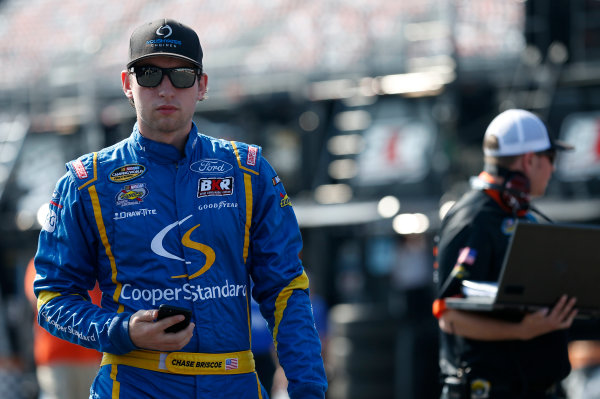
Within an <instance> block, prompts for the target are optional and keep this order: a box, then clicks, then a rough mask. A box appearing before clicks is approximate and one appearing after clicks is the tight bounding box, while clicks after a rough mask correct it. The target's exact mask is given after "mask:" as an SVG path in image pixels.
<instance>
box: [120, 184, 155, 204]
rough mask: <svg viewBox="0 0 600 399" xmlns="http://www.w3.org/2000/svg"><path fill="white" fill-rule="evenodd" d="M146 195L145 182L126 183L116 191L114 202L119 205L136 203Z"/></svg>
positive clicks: (140, 201)
mask: <svg viewBox="0 0 600 399" xmlns="http://www.w3.org/2000/svg"><path fill="white" fill-rule="evenodd" d="M147 196H148V189H147V188H146V184H145V183H138V184H128V185H125V186H123V188H121V191H119V192H118V193H117V197H116V202H117V205H119V206H127V205H136V204H140V203H142V201H143V199H144V198H146V197H147Z"/></svg>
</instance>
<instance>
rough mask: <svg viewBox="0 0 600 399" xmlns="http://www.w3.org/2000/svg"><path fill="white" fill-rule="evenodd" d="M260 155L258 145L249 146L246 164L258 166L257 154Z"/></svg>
mask: <svg viewBox="0 0 600 399" xmlns="http://www.w3.org/2000/svg"><path fill="white" fill-rule="evenodd" d="M257 155H258V147H256V146H253V145H251V146H250V147H248V158H246V164H248V165H250V166H256V156H257Z"/></svg>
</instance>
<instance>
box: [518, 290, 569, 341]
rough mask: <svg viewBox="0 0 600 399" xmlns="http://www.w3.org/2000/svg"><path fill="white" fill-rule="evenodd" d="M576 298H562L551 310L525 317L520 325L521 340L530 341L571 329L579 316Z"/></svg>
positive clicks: (529, 314) (541, 310) (543, 310)
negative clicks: (556, 331)
mask: <svg viewBox="0 0 600 399" xmlns="http://www.w3.org/2000/svg"><path fill="white" fill-rule="evenodd" d="M575 302H576V298H571V299H569V298H568V297H567V295H563V296H561V297H560V299H559V300H558V302H557V303H556V305H554V307H553V308H552V309H551V310H550V309H548V308H544V309H540V310H538V311H536V312H533V313H528V314H526V315H525V317H524V318H523V320H522V321H521V323H520V330H521V332H522V334H520V335H521V339H522V340H528V339H532V338H535V337H537V336H540V335H543V334H546V333H549V332H552V331H555V330H563V329H566V328H569V327H571V324H573V320H574V319H575V316H576V315H577V309H575Z"/></svg>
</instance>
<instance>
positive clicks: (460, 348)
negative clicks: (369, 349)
mask: <svg viewBox="0 0 600 399" xmlns="http://www.w3.org/2000/svg"><path fill="white" fill-rule="evenodd" d="M568 149H572V147H570V146H568V145H566V144H564V143H560V142H556V141H553V140H552V139H551V138H550V136H549V134H548V131H547V129H546V127H545V126H544V123H543V122H542V121H541V120H540V119H539V118H538V117H537V116H535V115H534V114H532V113H531V112H528V111H524V110H518V109H511V110H508V111H505V112H503V113H501V114H500V115H498V116H497V117H496V118H494V120H492V122H491V123H490V125H489V126H488V128H487V130H486V132H485V137H484V139H483V151H484V155H485V157H484V160H485V167H484V170H483V171H482V172H481V173H480V174H479V176H478V177H477V178H475V179H473V181H472V186H473V187H472V190H470V191H469V192H467V193H466V194H465V195H464V196H463V197H462V198H461V199H460V200H459V201H458V202H457V203H456V204H455V205H454V206H453V207H452V209H451V210H450V211H449V212H448V214H447V215H446V217H445V218H444V220H443V222H442V227H441V229H440V233H439V241H438V251H437V267H438V273H439V287H438V288H439V292H438V299H437V300H436V301H435V302H434V307H433V313H434V315H435V316H436V317H437V318H438V322H439V327H440V329H441V333H440V369H441V373H442V376H443V378H444V386H443V389H442V398H443V399H449V398H457V399H463V398H464V399H471V398H492V399H498V398H507V399H508V398H510V399H516V398H527V399H536V398H540V399H542V398H543V399H551V398H553V399H555V398H560V397H561V396H560V392H559V386H558V385H559V384H558V383H559V382H560V381H561V380H562V379H563V378H564V377H566V376H567V374H568V373H569V371H570V364H569V359H568V354H567V336H566V329H567V328H569V327H570V326H571V324H572V323H573V319H574V318H575V315H576V313H577V311H576V310H575V308H574V306H575V298H567V297H566V296H563V297H561V298H560V300H559V301H558V303H557V304H556V305H555V306H554V308H552V309H543V310H540V311H537V312H534V313H529V314H526V315H524V316H522V318H520V317H519V318H517V319H515V318H514V315H512V316H511V315H506V314H498V313H493V314H489V315H488V314H486V315H482V314H480V313H479V314H475V313H470V312H465V311H460V310H455V309H447V308H446V307H445V302H444V298H446V297H450V296H459V295H461V280H462V279H469V280H481V281H497V280H498V277H499V273H500V269H501V266H502V261H503V258H504V254H505V252H506V248H507V245H508V242H509V238H510V236H511V234H512V232H513V231H514V226H515V223H516V221H517V220H529V221H535V218H534V216H533V215H532V214H531V211H532V210H533V209H532V208H531V206H530V198H531V197H538V196H541V195H543V194H544V193H545V191H546V186H547V184H548V181H549V180H550V177H551V176H552V172H553V171H554V158H555V155H556V151H559V150H568Z"/></svg>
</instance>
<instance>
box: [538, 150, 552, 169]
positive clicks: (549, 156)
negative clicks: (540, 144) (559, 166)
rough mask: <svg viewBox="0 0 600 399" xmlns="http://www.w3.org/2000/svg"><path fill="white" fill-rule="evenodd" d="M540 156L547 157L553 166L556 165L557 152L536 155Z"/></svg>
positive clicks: (542, 152)
mask: <svg viewBox="0 0 600 399" xmlns="http://www.w3.org/2000/svg"><path fill="white" fill-rule="evenodd" d="M535 154H536V155H538V156H541V157H546V158H548V160H549V161H550V163H551V164H552V165H554V161H555V160H556V151H555V150H546V151H540V152H536V153H535Z"/></svg>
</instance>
